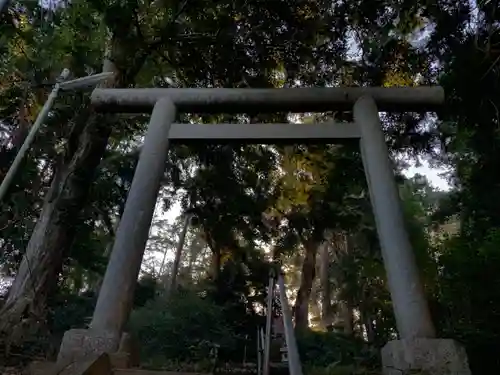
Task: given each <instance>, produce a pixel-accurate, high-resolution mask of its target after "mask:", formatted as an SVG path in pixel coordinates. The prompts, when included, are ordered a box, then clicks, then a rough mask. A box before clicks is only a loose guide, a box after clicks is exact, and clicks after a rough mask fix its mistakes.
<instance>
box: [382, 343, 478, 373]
mask: <svg viewBox="0 0 500 375" xmlns="http://www.w3.org/2000/svg"><path fill="white" fill-rule="evenodd" d="M382 367H383V375H410V374H411V375H471V372H470V369H469V364H468V361H467V354H466V353H465V349H464V348H463V347H462V346H461V345H460V344H458V343H457V342H456V341H454V340H448V339H407V340H394V341H390V342H388V343H387V344H386V345H385V346H384V348H383V349H382Z"/></svg>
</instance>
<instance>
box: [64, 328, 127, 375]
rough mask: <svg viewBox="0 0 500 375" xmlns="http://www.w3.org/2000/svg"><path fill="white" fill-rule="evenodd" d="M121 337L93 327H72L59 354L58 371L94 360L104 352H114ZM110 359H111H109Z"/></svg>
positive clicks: (65, 335) (66, 333) (65, 334)
mask: <svg viewBox="0 0 500 375" xmlns="http://www.w3.org/2000/svg"><path fill="white" fill-rule="evenodd" d="M119 343H120V337H118V335H116V334H113V333H110V332H100V331H95V330H92V329H71V330H69V331H66V332H65V333H64V336H63V339H62V342H61V347H60V349H59V354H58V356H57V362H56V369H57V372H62V371H63V370H65V372H66V371H67V370H69V369H71V368H76V367H79V366H80V365H82V364H83V363H86V362H88V361H93V360H95V359H96V358H98V357H100V356H101V354H103V353H114V352H116V350H117V349H118V344H119ZM108 361H109V359H108Z"/></svg>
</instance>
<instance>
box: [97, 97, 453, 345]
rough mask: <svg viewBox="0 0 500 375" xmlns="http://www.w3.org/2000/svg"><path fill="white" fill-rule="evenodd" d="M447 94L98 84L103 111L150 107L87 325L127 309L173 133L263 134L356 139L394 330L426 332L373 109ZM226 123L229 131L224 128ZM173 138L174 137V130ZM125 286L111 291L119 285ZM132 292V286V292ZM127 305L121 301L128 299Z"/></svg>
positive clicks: (116, 326) (102, 324)
mask: <svg viewBox="0 0 500 375" xmlns="http://www.w3.org/2000/svg"><path fill="white" fill-rule="evenodd" d="M443 100H444V93H443V90H442V89H441V88H440V87H417V88H379V87H377V88H291V89H102V88H98V89H95V90H94V91H93V93H92V105H93V106H94V108H95V110H96V111H102V112H128V113H137V112H147V111H152V115H151V120H150V123H149V127H148V131H147V134H146V137H145V140H144V145H143V147H142V150H141V154H140V158H139V162H138V165H137V168H136V171H135V175H134V179H133V182H132V186H131V188H130V192H129V195H128V198H127V202H126V205H125V210H124V212H123V216H122V218H121V220H120V225H119V228H118V230H117V233H116V239H115V244H114V247H113V251H112V253H111V258H110V261H109V265H108V269H107V271H106V275H105V278H104V281H103V285H102V289H101V292H100V295H99V299H98V302H97V306H96V310H95V313H94V317H93V321H92V324H91V326H92V327H99V328H103V329H104V328H105V329H106V330H117V331H120V330H121V329H122V328H123V325H124V324H125V321H126V320H127V317H128V314H129V312H128V311H125V310H123V309H122V308H121V307H120V306H123V301H129V300H130V299H131V298H132V296H131V295H127V293H129V292H128V290H130V289H131V288H132V286H133V285H135V281H136V279H137V276H138V275H137V272H138V269H139V266H138V265H139V264H140V263H141V260H142V256H143V252H144V247H145V243H146V241H147V238H148V233H149V227H150V225H151V219H152V216H153V211H154V207H155V202H156V198H157V194H158V190H159V186H160V180H161V178H162V176H163V174H164V168H165V161H166V157H167V147H168V143H169V140H171V139H172V137H171V136H172V135H174V136H175V135H177V139H181V140H183V141H189V140H192V139H198V140H199V139H200V138H206V139H207V141H208V140H210V141H212V142H213V141H214V140H216V141H217V140H219V141H224V140H227V139H228V137H230V139H231V140H234V141H236V140H237V141H248V140H249V139H251V140H252V141H254V142H259V141H261V140H264V139H265V140H267V141H273V140H277V141H281V140H282V139H283V138H286V139H287V140H292V141H294V143H299V142H300V143H308V142H309V143H310V142H312V141H318V140H326V141H329V142H332V143H333V142H334V141H338V140H339V139H341V138H343V137H349V138H353V137H354V138H359V139H360V140H361V151H362V156H363V163H364V166H365V171H366V175H367V180H368V184H369V189H370V195H371V201H372V205H373V209H374V213H375V217H376V221H377V228H378V232H379V237H380V242H381V247H382V250H383V255H384V261H385V266H386V269H387V272H388V276H389V285H390V288H391V293H392V298H393V302H394V309H395V312H396V318H397V323H398V329H399V332H400V334H401V335H402V336H403V337H419V336H426V337H428V336H433V335H434V327H433V325H432V323H431V319H430V315H429V311H428V308H427V303H426V301H425V298H424V296H423V294H422V289H421V287H420V286H419V287H418V288H414V287H413V285H414V284H415V283H416V284H417V285H420V279H419V276H418V270H417V268H416V265H415V260H414V256H413V252H412V249H411V246H410V243H409V241H408V235H407V233H406V230H405V228H404V226H403V217H402V213H401V208H400V203H399V199H398V192H397V187H396V184H395V182H394V176H393V170H392V167H391V164H390V161H389V156H388V151H387V146H386V143H385V138H384V133H383V132H382V129H381V126H380V120H379V116H378V108H377V106H378V107H380V109H383V110H396V109H399V110H400V111H401V110H419V111H422V110H431V109H435V108H436V107H438V106H439V104H441V103H442V102H443ZM349 109H350V110H353V112H354V119H355V123H354V124H341V125H338V124H335V123H329V124H293V125H290V124H288V125H283V127H282V128H281V129H285V130H280V125H277V124H259V125H253V124H221V125H213V124H207V125H192V124H176V125H174V126H173V127H172V123H173V121H174V119H175V117H176V114H177V113H178V112H191V113H192V112H198V113H199V112H202V113H207V112H210V113H216V112H222V113H227V112H231V113H242V112H260V113H262V112H276V111H288V112H312V111H327V110H329V111H334V110H349ZM230 127H231V130H229V129H230ZM174 139H175V137H174ZM117 284H120V285H126V287H124V288H121V289H117V288H116V285H117ZM129 294H130V293H129ZM127 304H128V303H127Z"/></svg>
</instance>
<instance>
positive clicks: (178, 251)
mask: <svg viewBox="0 0 500 375" xmlns="http://www.w3.org/2000/svg"><path fill="white" fill-rule="evenodd" d="M190 222H191V215H190V214H186V217H185V219H184V225H183V226H182V232H181V234H180V236H179V241H178V242H177V246H176V249H175V259H174V266H173V268H172V275H171V278H170V288H169V293H173V292H174V290H175V289H176V288H177V275H178V274H179V267H180V265H181V257H182V250H183V249H184V242H186V234H187V231H188V229H189V223H190Z"/></svg>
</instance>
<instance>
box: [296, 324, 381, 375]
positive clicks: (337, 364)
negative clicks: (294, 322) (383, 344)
mask: <svg viewBox="0 0 500 375" xmlns="http://www.w3.org/2000/svg"><path fill="white" fill-rule="evenodd" d="M298 346H299V353H300V359H301V361H302V363H303V364H304V366H305V367H306V368H310V367H311V373H314V374H315V373H316V372H317V373H318V374H324V375H327V374H331V375H337V374H338V375H340V374H344V373H346V372H342V371H347V369H350V371H353V372H352V373H353V374H365V373H366V374H368V372H363V371H368V369H374V370H375V369H377V368H378V361H379V358H378V352H377V350H374V349H373V348H372V347H370V346H368V345H367V344H366V342H364V341H363V340H360V339H356V338H353V337H348V336H346V335H343V334H341V333H332V332H314V331H307V332H304V333H302V334H301V335H300V336H299V337H298ZM308 373H309V372H308Z"/></svg>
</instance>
